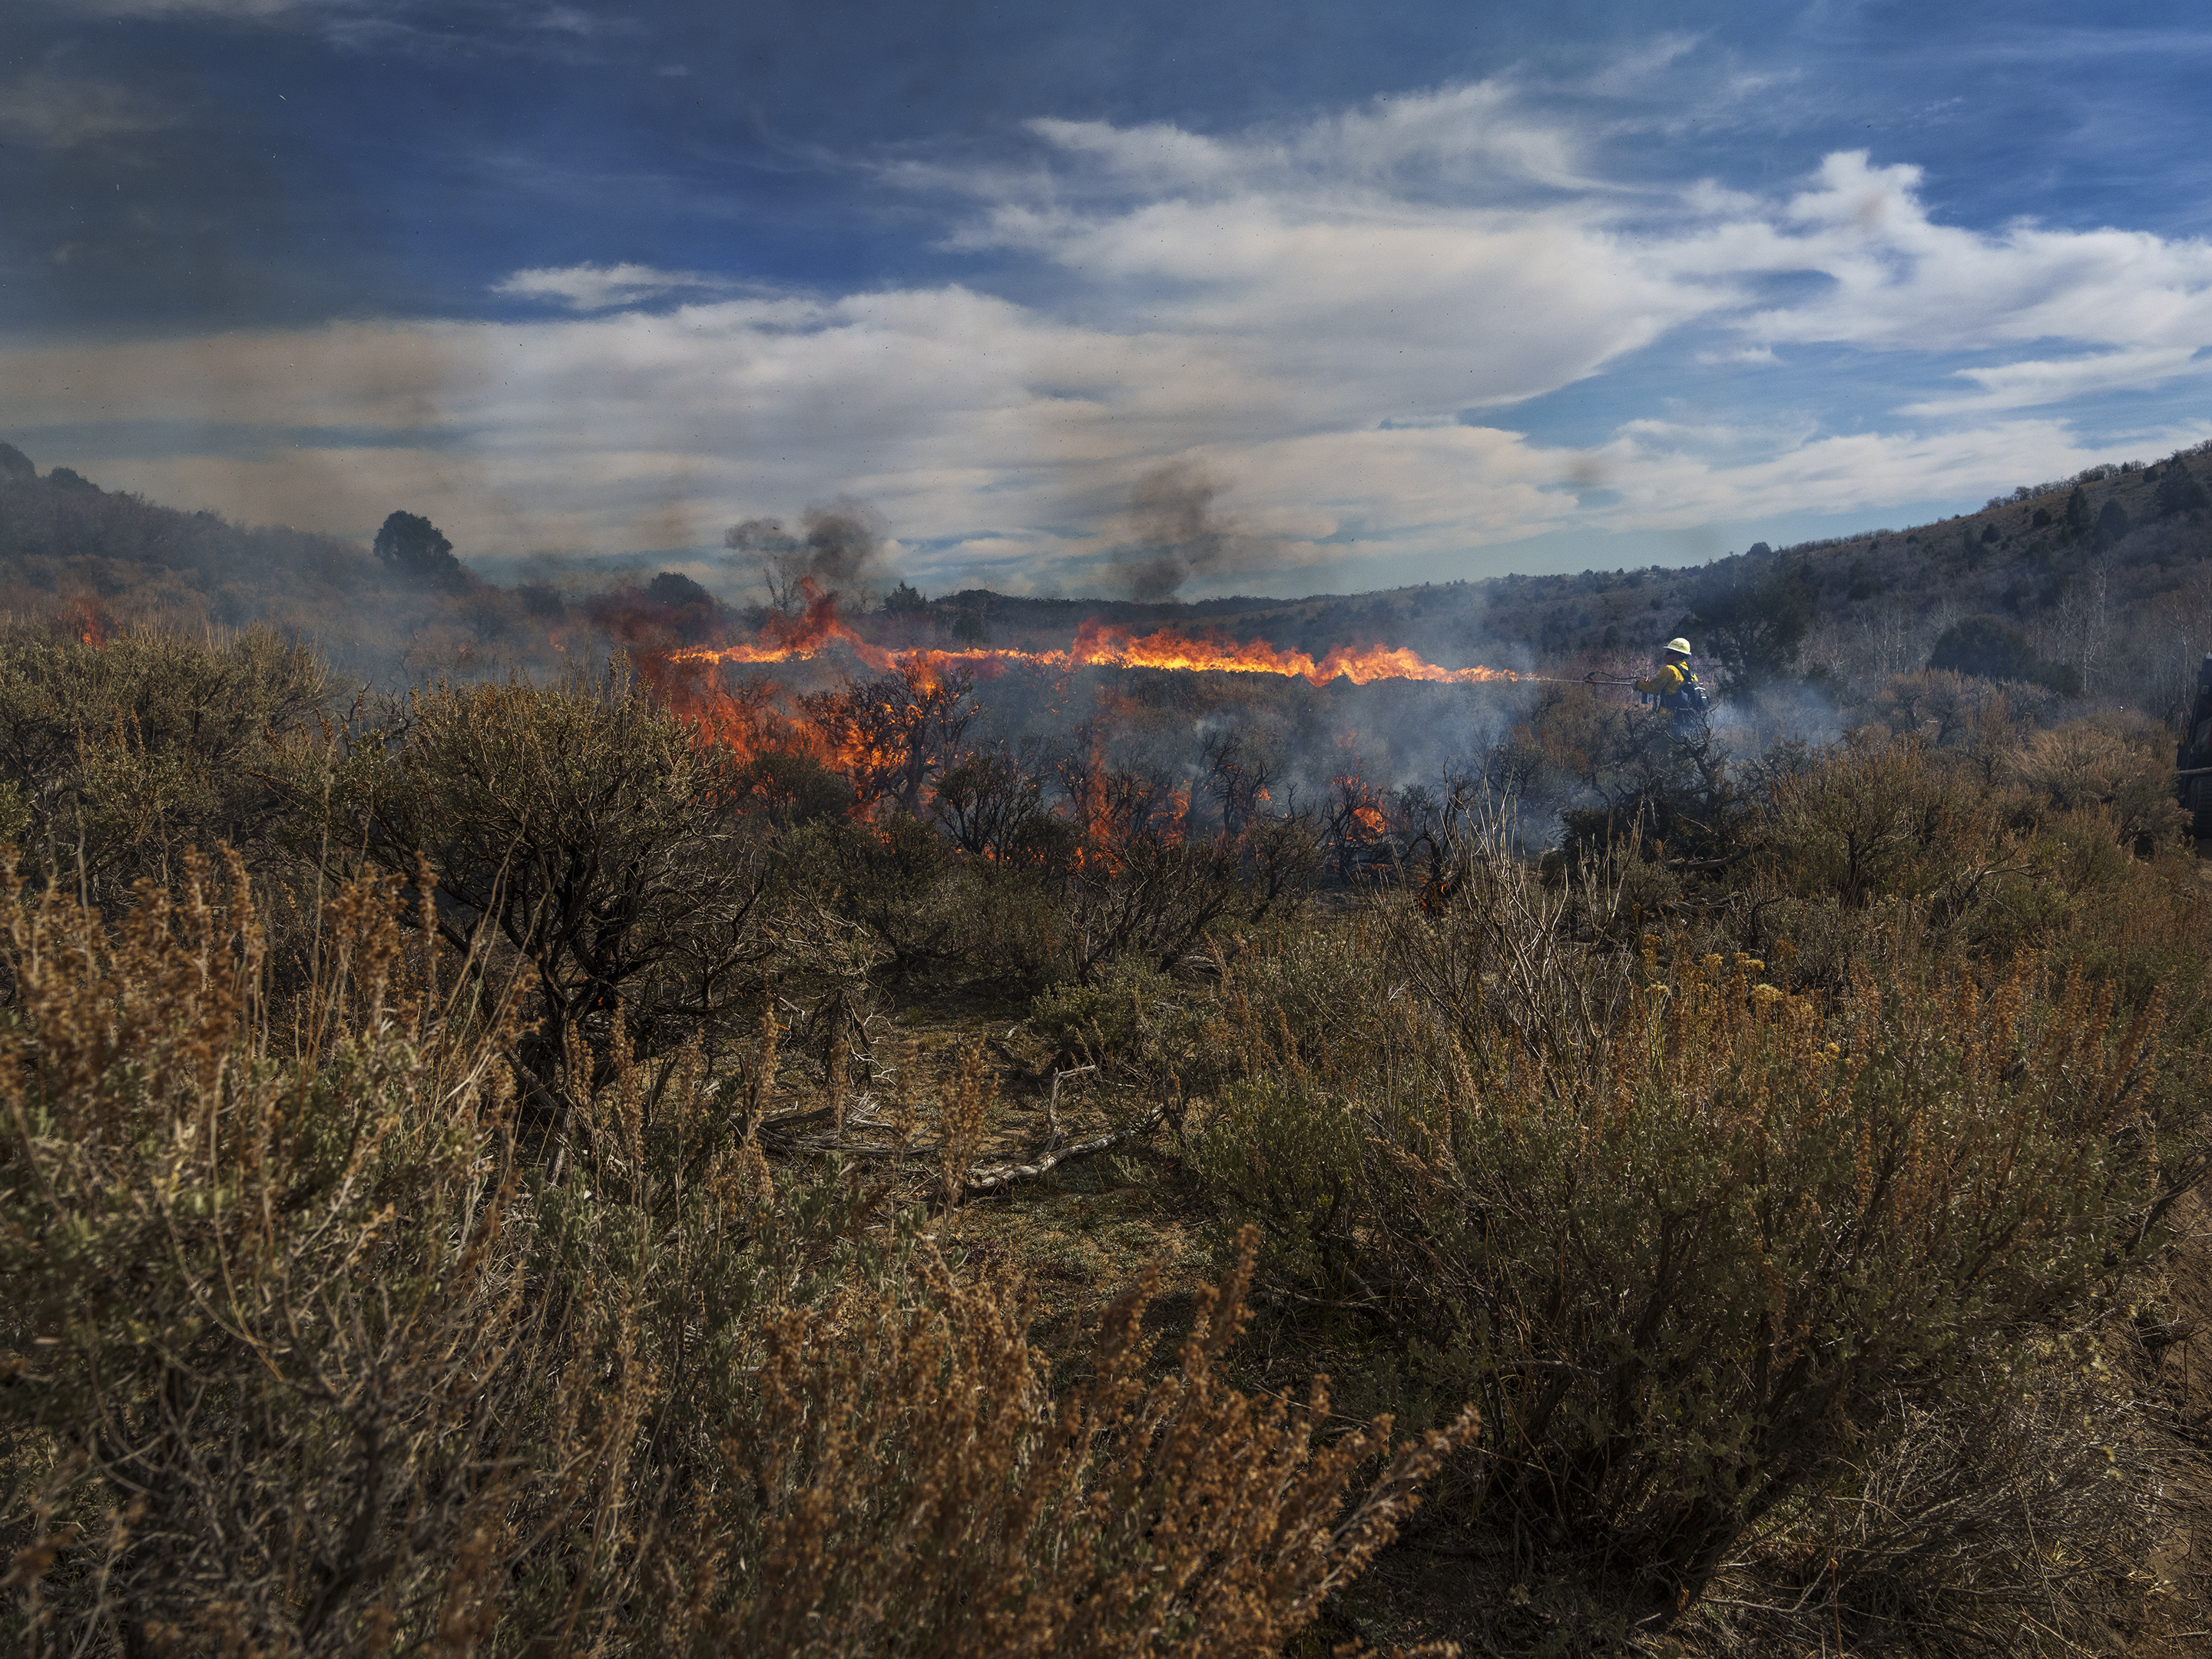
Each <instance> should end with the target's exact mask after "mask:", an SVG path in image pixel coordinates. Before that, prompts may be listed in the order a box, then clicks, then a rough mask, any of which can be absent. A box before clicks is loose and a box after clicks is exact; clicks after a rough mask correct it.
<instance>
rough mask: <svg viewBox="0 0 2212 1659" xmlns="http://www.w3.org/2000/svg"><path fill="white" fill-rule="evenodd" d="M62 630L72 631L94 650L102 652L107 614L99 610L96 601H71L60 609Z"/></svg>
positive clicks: (104, 644) (98, 602) (104, 647)
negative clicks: (68, 629)
mask: <svg viewBox="0 0 2212 1659" xmlns="http://www.w3.org/2000/svg"><path fill="white" fill-rule="evenodd" d="M61 622H62V625H63V626H64V628H70V629H75V630H76V636H77V638H78V639H79V640H81V641H83V642H84V643H85V644H87V645H88V646H91V647H93V648H94V650H104V649H106V645H107V626H108V624H107V612H106V611H104V610H102V609H101V608H100V601H99V600H98V599H71V600H70V602H69V603H68V604H67V605H64V606H63V607H62V609H61Z"/></svg>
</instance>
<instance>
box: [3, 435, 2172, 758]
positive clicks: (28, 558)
mask: <svg viewBox="0 0 2212 1659" xmlns="http://www.w3.org/2000/svg"><path fill="white" fill-rule="evenodd" d="M447 563H448V564H450V561H447ZM72 604H89V605H94V606H96V607H97V608H98V609H99V611H100V612H101V613H102V614H103V615H105V616H106V617H109V618H111V619H112V621H113V622H115V623H131V622H141V621H143V622H149V623H151V622H159V623H168V624H172V625H181V626H186V627H193V626H202V625H210V624H213V625H221V626H240V625H244V624H246V623H254V622H267V623H272V624H274V625H276V626H277V627H280V628H283V629H287V630H289V631H292V632H295V633H297V634H300V635H303V636H306V637H307V638H309V639H312V640H313V641H314V642H315V643H316V644H317V645H318V646H319V647H320V648H321V649H322V650H323V651H324V652H325V653H326V654H327V655H328V656H329V657H330V658H331V660H332V662H333V664H334V665H335V666H336V667H337V669H338V670H339V671H340V672H341V674H342V675H350V676H354V677H356V678H362V679H368V680H380V681H386V682H389V681H393V680H404V679H408V678H418V677H420V676H421V675H423V674H426V673H435V672H452V671H459V672H465V673H478V672H485V671H495V670H496V669H498V668H499V667H500V666H501V665H517V666H521V667H524V668H527V669H530V670H532V671H550V670H553V669H556V668H557V667H558V665H560V664H561V663H562V662H564V661H566V660H568V659H569V657H570V655H571V654H572V653H574V651H576V650H577V649H578V648H580V645H581V644H582V643H583V642H584V641H585V639H586V636H588V635H592V634H593V633H594V632H596V633H598V634H599V635H604V636H610V637H614V638H617V639H634V638H635V637H637V635H638V630H639V629H640V628H641V627H644V628H646V629H648V630H650V629H659V630H661V631H662V632H664V633H665V632H666V631H668V630H670V629H675V630H677V631H678V632H680V633H681V634H683V635H684V637H705V636H708V635H714V634H716V633H718V632H720V633H730V632H736V633H738V634H743V633H744V632H745V631H746V629H747V628H748V625H749V623H756V622H757V617H750V618H749V617H747V616H746V615H744V613H741V612H733V611H730V610H729V609H727V608H726V607H724V606H722V605H719V604H717V603H716V602H714V600H712V599H710V598H709V597H708V595H707V594H706V593H705V592H704V590H703V589H700V588H698V587H697V586H696V585H695V584H692V583H690V582H689V581H688V580H685V579H684V578H682V577H680V576H663V577H661V578H659V579H657V580H654V581H653V582H651V583H647V584H646V585H645V586H641V587H636V588H630V589H625V590H619V591H617V592H615V593H613V594H611V595H610V594H601V595H599V596H596V597H595V598H594V597H590V596H584V595H580V594H578V593H575V592H561V591H556V590H555V589H553V588H551V587H549V586H536V585H531V584H524V585H520V586H513V587H502V586H495V585H492V584H490V583H487V582H484V581H483V580H479V579H477V577H475V576H473V575H471V574H468V573H466V572H465V571H462V570H459V568H458V567H454V568H453V570H452V572H451V573H450V574H449V575H448V576H447V577H444V578H439V577H436V576H435V575H434V574H425V573H423V572H417V571H410V570H409V569H406V568H398V567H395V566H394V565H393V564H392V563H390V562H384V561H380V560H379V559H378V558H377V557H376V556H374V555H373V554H372V553H371V551H370V550H368V549H365V548H362V547H360V546H357V545H356V544H351V543H348V542H345V541H343V540H340V539H338V538H334V537H330V536H323V535H317V534H313V533H311V532H303V531H295V530H289V529H272V528H266V527H263V528H246V527H243V526H237V525H234V524H231V523H229V522H228V521H227V520H223V519H222V518H220V517H218V516H216V515H215V514H213V513H179V512H177V511H175V510H173V509H172V508H168V507H160V506H157V505H155V504H154V503H152V502H149V501H144V500H143V499H141V498H139V497H137V496H136V495H127V494H118V493H115V492H110V491H105V490H102V489H100V488H98V486H97V485H96V484H94V483H92V482H90V481H88V480H87V479H84V478H82V477H79V476H78V475H77V474H76V473H75V472H74V471H70V469H68V468H66V467H56V468H54V469H52V471H49V472H47V473H46V474H45V475H44V476H43V477H42V476H40V475H39V474H38V472H37V471H36V469H35V467H34V466H33V464H32V463H31V462H30V461H29V460H28V459H27V458H26V457H24V455H23V454H22V453H21V451H19V450H16V449H14V448H12V447H8V446H5V445H0V607H5V608H7V609H9V610H11V611H15V612H17V613H19V614H34V615H52V614H54V613H55V612H57V611H59V610H61V609H63V608H64V607H66V606H69V605H72ZM1093 617H1096V618H1099V619H1102V620H1104V621H1108V622H1110V623H1115V624H1116V625H1118V626H1121V627H1127V628H1133V629H1149V628H1153V627H1158V626H1164V625H1170V624H1171V625H1176V626H1180V627H1183V628H1210V629H1222V630H1224V631H1225V632H1227V633H1229V634H1231V635H1234V636H1236V637H1237V638H1239V639H1255V638H1264V639H1267V640H1269V641H1273V643H1275V644H1277V645H1279V646H1283V647H1291V648H1298V649H1304V650H1307V651H1310V652H1311V653H1314V654H1315V655H1316V656H1318V655H1321V654H1322V653H1325V652H1326V651H1327V649H1328V647H1331V646H1333V645H1339V644H1344V643H1372V642H1385V643H1389V644H1394V645H1406V646H1410V647H1413V648H1414V649H1415V650H1418V651H1419V652H1421V653H1423V654H1424V655H1425V656H1427V657H1429V658H1431V659H1433V660H1436V661H1439V662H1443V663H1446V664H1448V665H1454V666H1457V665H1465V664H1468V663H1473V662H1485V663H1487V664H1489V665H1492V666H1495V667H1510V668H1522V669H1528V668H1535V667H1549V668H1553V669H1554V670H1557V669H1563V668H1571V669H1573V670H1574V671H1577V672H1579V671H1583V669H1585V668H1603V669H1608V670H1626V669H1627V668H1629V667H1632V666H1637V665H1642V664H1644V663H1646V662H1648V661H1649V660H1650V657H1651V655H1652V653H1653V652H1654V650H1655V649H1656V647H1657V646H1658V644H1659V643H1660V642H1661V641H1664V640H1666V639H1667V638H1668V637H1670V636H1671V635H1675V634H1686V635H1689V637H1690V638H1691V641H1692V643H1693V644H1694V645H1696V646H1697V647H1698V648H1699V653H1700V656H1701V657H1702V658H1703V659H1705V661H1706V662H1707V663H1708V664H1710V665H1712V666H1713V667H1715V668H1716V669H1717V671H1718V678H1722V679H1723V680H1729V679H1734V680H1736V681H1737V682H1739V683H1741V682H1743V681H1745V680H1757V679H1760V678H1777V677H1782V676H1790V675H1810V676H1812V677H1813V678H1815V679H1816V680H1819V681H1825V682H1827V683H1829V684H1832V685H1834V686H1837V687H1838V688H1850V687H1864V686H1868V685H1869V684H1876V683H1879V682H1880V681H1881V680H1883V679H1886V678H1888V677H1889V676H1891V675H1893V674H1897V673H1902V672H1911V671H1917V670H1920V669H1922V668H1924V667H1925V666H1927V665H1928V663H1929V659H1930V657H1931V655H1932V654H1933V653H1935V651H1936V647H1937V644H1938V641H1941V640H1942V638H1943V637H1944V635H1945V634H1946V632H1947V630H1949V629H1953V628H1954V625H1956V624H1960V623H1966V622H1969V621H1973V620H1976V619H1985V620H1987V621H1990V622H1992V623H1996V624H1997V626H1998V628H1999V629H2000V631H2002V632H2003V633H2004V634H2006V635H2016V636H2017V640H2018V641H2019V643H2020V647H2021V649H2022V650H2023V651H2024V652H2025V653H2027V655H2028V656H2032V657H2033V659H2035V660H2037V661H2038V662H2040V663H2043V664H2045V665H2049V666H2050V668H2051V670H2052V671H2053V673H2054V674H2056V673H2057V671H2061V670H2063V671H2064V673H2065V675H2066V676H2067V677H2069V678H2068V680H2067V683H2068V684H2069V685H2073V684H2078V685H2079V686H2080V687H2081V688H2082V689H2083V690H2086V691H2087V693H2088V694H2090V695H2092V696H2099V697H2104V698H2109V699H2112V700H2114V701H2118V702H2126V703H2130V704H2132V705H2134V706H2136V707H2139V708H2143V709H2144V710H2146V711H2147V712H2148V713H2151V714H2155V715H2158V716H2160V717H2161V718H2168V719H2170V718H2172V717H2173V716H2174V715H2175V714H2176V713H2177V710H2176V708H2175V704H2176V703H2177V702H2179V700H2181V699H2183V698H2185V696H2186V695H2187V687H2188V685H2189V684H2190V683H2191V679H2192V678H2193V675H2194V671H2195V666H2196V663H2197V658H2198V656H2199V655H2200V654H2201V653H2203V652H2204V651H2205V650H2206V649H2208V648H2212V446H2205V447H2200V448H2198V449H2197V450H2194V451H2191V452H2189V453H2180V454H2176V455H2173V456H2170V457H2168V458H2167V459H2165V460H2164V461H2160V462H2158V463H2155V464H2153V465H2136V464H2133V463H2130V464H2127V465H2121V466H2107V467H2096V468H2092V469H2091V470H2090V471H2087V472H2086V473H2083V474H2081V475H2079V476H2078V477H2074V478H2068V479H2062V480H2057V481H2055V482H2053V483H2045V484H2041V485H2038V486H2035V487H2033V488H2031V489H2022V490H2019V491H2016V492H2015V494H2014V495H2012V496H2010V497H2007V498H2004V499H2001V500H1997V501H1991V502H1990V503H1989V505H1988V506H1986V507H1984V509H1983V510H1982V511H1980V512H1978V513H1966V514H1962V515H1960V516H1959V517H1956V518H1952V519H1947V520H1942V521H1941V522H1939V523H1935V524H1928V525H1921V526H1909V527H1907V528H1905V529H1903V530H1894V529H1887V528H1884V529H1877V530H1872V531H1868V532H1863V533H1861V534H1858V535H1854V536H1844V537H1838V538H1831V539H1828V540H1825V541H1820V542H1813V543H1805V544H1799V545H1796V546H1793V547H1784V548H1770V547H1768V546H1766V545H1765V544H1756V545H1754V546H1753V547H1752V548H1750V549H1748V550H1746V551H1744V552H1742V553H1738V554H1731V555H1730V556H1728V557H1726V558H1722V559H1717V560H1715V561H1713V562H1711V563H1710V564H1707V565H1704V566H1701V567H1693V568H1661V567H1658V566H1651V567H1649V568H1643V569H1637V570H1610V571H1607V570H1591V571H1584V572H1583V573H1582V574H1578V575H1558V576H1500V577H1495V578H1491V579H1487V580H1477V581H1462V582H1446V583H1439V584H1423V585H1422V586H1419V587H1401V588H1393V589H1389V590H1385V591H1382V592H1370V593H1358V594H1325V595H1315V596H1312V597H1309V598H1305V599H1288V600H1285V599H1252V598H1242V599H1234V598H1233V599H1208V600H1203V601H1200V602H1196V603H1172V602H1170V603H1162V604H1140V603H1137V602H1133V601H1115V600H1093V599H1031V598H1024V597H1020V596H1015V595H1008V594H1001V593H995V592H990V591H988V590H987V589H980V588H979V589H970V590H967V591H964V592H957V593H951V594H943V595H938V596H934V597H928V598H924V597H923V596H921V595H918V594H915V593H914V592H912V590H910V589H908V590H902V591H901V592H899V593H897V594H895V595H894V596H892V598H891V599H890V601H889V602H888V603H887V604H884V605H878V606H877V607H875V608H874V609H872V611H869V612H867V613H866V614H865V615H856V616H854V617H851V620H853V621H854V623H856V625H858V626H859V627H860V629H862V631H863V632H864V633H866V634H867V635H871V636H872V637H875V638H878V639H880V640H883V641H884V642H887V643H892V642H918V641H938V642H943V643H947V644H952V643H958V642H962V641H990V642H993V643H996V644H1004V645H1023V646H1036V645H1043V646H1056V645H1065V644H1066V641H1068V639H1069V638H1070V637H1071V636H1072V635H1073V633H1074V631H1075V629H1077V627H1078V626H1079V625H1080V624H1081V623H1083V622H1084V621H1085V620H1086V619H1089V618H1093ZM2025 659H2026V658H2023V660H2025Z"/></svg>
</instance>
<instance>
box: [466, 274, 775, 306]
mask: <svg viewBox="0 0 2212 1659" xmlns="http://www.w3.org/2000/svg"><path fill="white" fill-rule="evenodd" d="M737 286H738V284H737V283H732V282H731V281H729V280H727V279H726V278H723V277H719V276H702V275H700V274H699V273H698V272H696V271H690V270H655V269H654V268H653V266H651V265H637V264H618V265H592V264H583V265H562V266H539V267H538V268H536V269H533V270H518V271H516V272H514V273H513V275H512V276H507V277H504V278H502V279H501V281H499V282H496V283H493V284H492V285H491V291H492V292H493V293H494V294H504V295H508V296H510V297H512V298H515V299H523V300H556V301H559V302H560V303H561V304H562V305H565V306H567V307H568V309H569V310H571V311H608V310H611V309H613V308H615V307H618V306H634V305H638V304H641V302H643V301H647V300H657V299H659V298H660V297H661V296H662V295H668V294H681V293H696V292H700V291H702V290H704V291H707V292H718V293H719V292H726V291H727V290H729V289H732V288H735V287H737Z"/></svg>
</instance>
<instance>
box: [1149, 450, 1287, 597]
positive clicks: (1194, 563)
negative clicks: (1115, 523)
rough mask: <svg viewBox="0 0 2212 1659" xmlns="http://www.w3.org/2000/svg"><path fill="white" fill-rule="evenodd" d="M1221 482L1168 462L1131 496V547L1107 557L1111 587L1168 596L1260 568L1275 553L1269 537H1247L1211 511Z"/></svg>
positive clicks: (1191, 466) (1194, 466) (1188, 465)
mask: <svg viewBox="0 0 2212 1659" xmlns="http://www.w3.org/2000/svg"><path fill="white" fill-rule="evenodd" d="M1220 493H1221V485H1220V483H1218V481H1217V480H1216V478H1215V477H1214V476H1213V474H1212V473H1211V472H1209V471H1207V470H1206V467H1205V466H1204V465H1201V464H1200V463H1199V462H1196V461H1187V460H1186V461H1169V462H1167V463H1165V464H1164V465H1160V466H1156V467H1154V468H1153V469H1152V471H1149V472H1147V473H1146V474H1145V476H1144V477H1141V478H1139V480H1138V481H1137V484H1136V488H1135V489H1133V490H1132V491H1131V492H1130V495H1129V514H1130V519H1131V520H1132V525H1133V529H1134V531H1135V532H1136V533H1135V540H1134V541H1133V543H1132V544H1128V545H1126V546H1122V547H1119V548H1116V549H1115V550H1114V551H1113V553H1112V554H1111V555H1110V559H1111V562H1112V565H1113V569H1114V574H1115V586H1117V587H1119V588H1121V590H1122V591H1123V592H1126V593H1127V596H1128V597H1129V598H1131V599H1138V600H1143V601H1150V602H1158V601H1159V600H1163V599H1173V598H1175V597H1176V594H1177V593H1178V592H1181V591H1182V586H1183V585H1184V584H1185V583H1186V582H1188V581H1191V580H1197V579H1202V578H1205V577H1208V576H1217V575H1223V574H1231V573H1234V572H1237V571H1244V570H1256V569H1261V568H1266V567H1267V565H1268V564H1269V563H1271V562H1273V561H1274V560H1275V559H1276V558H1277V557H1278V556H1279V552H1280V550H1279V547H1278V546H1277V544H1275V543H1274V542H1273V540H1272V539H1270V538H1264V537H1255V536H1249V535H1247V534H1246V533H1245V532H1243V530H1242V529H1240V528H1239V527H1238V526H1237V524H1236V522H1235V521H1234V520H1228V519H1225V518H1222V517H1221V516H1220V515H1218V513H1215V512H1214V510H1213V500H1214V497H1215V496H1216V495H1219V494H1220Z"/></svg>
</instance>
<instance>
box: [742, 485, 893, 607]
mask: <svg viewBox="0 0 2212 1659" xmlns="http://www.w3.org/2000/svg"><path fill="white" fill-rule="evenodd" d="M722 545H723V546H725V547H726V548H728V549H730V550H731V553H732V558H731V561H730V562H732V564H738V565H748V564H749V565H750V566H752V567H753V568H757V570H758V571H759V573H760V576H761V580H763V582H764V583H765V584H766V585H767V587H768V590H769V599H770V601H771V602H772V603H774V604H775V605H788V604H789V603H790V602H792V601H793V599H795V598H796V597H797V595H798V593H799V588H800V586H801V584H802V583H805V582H810V581H811V582H812V583H813V584H814V585H815V586H817V588H819V589H821V590H822V591H823V592H825V593H838V594H842V595H843V596H844V597H845V598H846V599H861V598H863V597H865V596H866V594H868V593H869V592H872V590H873V589H874V588H875V587H877V586H879V582H878V576H879V574H880V568H881V565H882V562H883V552H884V532H883V526H882V522H881V521H880V520H878V518H877V516H876V514H875V513H874V511H873V510H872V508H870V507H866V505H864V504H863V503H861V502H860V501H853V500H851V499H849V498H844V499H840V500H838V501H833V502H831V503H830V504H829V505H828V506H827V507H808V508H807V509H806V511H805V513H803V514H801V515H800V517H799V531H798V533H797V534H795V535H794V534H793V533H792V532H789V531H787V530H786V529H785V528H784V527H783V521H782V520H781V519H747V520H744V521H743V522H742V523H739V524H734V525H732V526H730V528H729V529H728V530H726V532H723V535H722Z"/></svg>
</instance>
